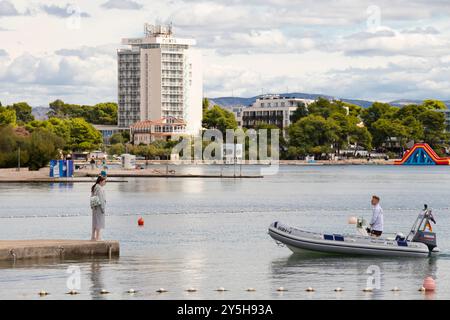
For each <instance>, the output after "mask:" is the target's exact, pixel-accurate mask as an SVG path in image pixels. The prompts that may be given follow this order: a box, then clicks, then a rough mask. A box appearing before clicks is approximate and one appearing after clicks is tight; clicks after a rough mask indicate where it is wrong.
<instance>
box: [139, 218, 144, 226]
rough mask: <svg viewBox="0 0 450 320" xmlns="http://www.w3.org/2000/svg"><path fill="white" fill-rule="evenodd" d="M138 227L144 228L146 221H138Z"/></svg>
mask: <svg viewBox="0 0 450 320" xmlns="http://www.w3.org/2000/svg"><path fill="white" fill-rule="evenodd" d="M138 226H140V227H143V226H144V219H143V218H142V217H141V218H139V220H138Z"/></svg>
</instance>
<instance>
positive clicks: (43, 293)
mask: <svg viewBox="0 0 450 320" xmlns="http://www.w3.org/2000/svg"><path fill="white" fill-rule="evenodd" d="M39 295H40V296H41V297H45V296H48V295H49V293H48V292H47V291H45V290H41V291H39Z"/></svg>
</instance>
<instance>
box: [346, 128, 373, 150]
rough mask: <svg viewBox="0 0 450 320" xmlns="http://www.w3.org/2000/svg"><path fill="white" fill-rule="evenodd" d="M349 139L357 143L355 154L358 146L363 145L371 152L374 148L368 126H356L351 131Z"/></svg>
mask: <svg viewBox="0 0 450 320" xmlns="http://www.w3.org/2000/svg"><path fill="white" fill-rule="evenodd" d="M349 141H350V143H353V144H355V154H356V151H358V146H361V147H363V148H364V149H366V150H367V151H369V152H370V151H371V150H372V135H371V134H370V132H369V130H368V129H367V128H366V127H360V126H356V127H354V128H353V130H352V131H351V132H350V136H349Z"/></svg>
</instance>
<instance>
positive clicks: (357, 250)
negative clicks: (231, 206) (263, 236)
mask: <svg viewBox="0 0 450 320" xmlns="http://www.w3.org/2000/svg"><path fill="white" fill-rule="evenodd" d="M430 221H431V222H433V223H436V222H435V220H434V217H433V215H432V213H431V209H428V207H427V206H426V205H425V208H424V210H423V211H422V212H421V213H420V214H419V215H418V217H417V219H416V221H415V222H414V224H413V226H412V228H411V231H410V232H409V234H408V235H407V236H406V237H405V236H404V235H403V234H402V233H397V234H395V235H392V236H381V237H374V236H369V235H368V233H367V225H366V223H365V220H364V219H362V218H351V219H350V220H349V223H352V224H356V229H357V233H356V234H336V233H318V232H310V231H305V230H300V229H297V228H294V227H290V226H287V225H285V224H282V223H281V222H278V221H276V222H274V223H272V224H271V225H270V227H269V235H270V236H271V237H272V238H273V239H274V240H275V241H276V242H277V243H278V244H282V245H285V246H286V247H288V248H289V249H290V250H291V251H292V252H294V253H297V252H304V251H315V252H324V253H334V254H346V255H374V256H392V257H428V256H429V255H430V254H432V253H433V254H434V253H438V252H439V249H438V248H437V245H436V234H435V233H434V232H432V227H431V223H430Z"/></svg>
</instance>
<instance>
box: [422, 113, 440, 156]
mask: <svg viewBox="0 0 450 320" xmlns="http://www.w3.org/2000/svg"><path fill="white" fill-rule="evenodd" d="M420 119H421V122H422V125H423V139H424V141H425V142H427V143H429V144H430V145H431V146H432V147H435V148H440V147H441V146H440V142H441V141H442V140H443V139H445V135H444V130H445V116H444V114H443V113H442V112H436V111H432V110H427V111H425V112H423V113H421V114H420Z"/></svg>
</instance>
